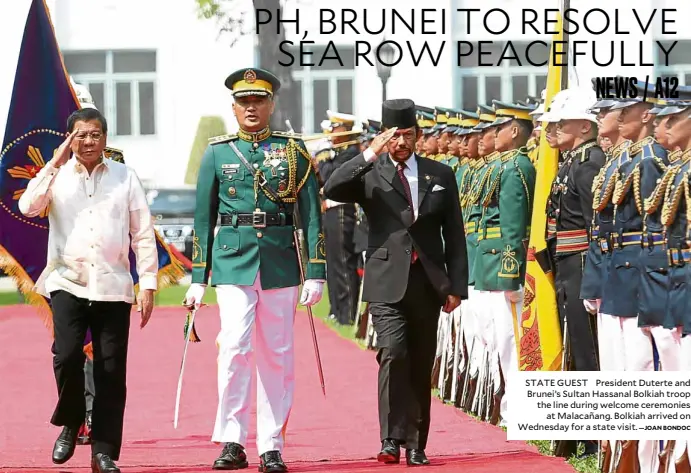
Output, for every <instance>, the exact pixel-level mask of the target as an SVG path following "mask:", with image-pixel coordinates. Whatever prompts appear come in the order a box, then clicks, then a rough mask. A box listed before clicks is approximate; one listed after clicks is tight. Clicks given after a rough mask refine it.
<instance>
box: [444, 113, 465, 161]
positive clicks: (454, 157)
mask: <svg viewBox="0 0 691 473" xmlns="http://www.w3.org/2000/svg"><path fill="white" fill-rule="evenodd" d="M460 124H461V112H460V111H458V110H449V120H448V122H447V125H446V130H444V131H445V132H446V133H447V136H448V141H447V150H446V164H448V165H449V166H451V169H453V171H454V172H456V169H457V168H458V166H459V164H460V159H459V158H460V156H461V154H460V148H459V147H458V145H459V144H460V143H458V142H456V143H455V144H454V143H453V142H454V139H455V138H456V132H457V131H458V127H459V126H460ZM454 146H455V148H453V147H454ZM452 148H453V150H452Z"/></svg>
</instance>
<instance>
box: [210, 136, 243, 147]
mask: <svg viewBox="0 0 691 473" xmlns="http://www.w3.org/2000/svg"><path fill="white" fill-rule="evenodd" d="M237 137H238V135H235V134H232V135H230V134H229V135H220V136H214V137H213V138H209V144H211V145H216V144H219V143H227V142H228V141H232V140H235V139H237Z"/></svg>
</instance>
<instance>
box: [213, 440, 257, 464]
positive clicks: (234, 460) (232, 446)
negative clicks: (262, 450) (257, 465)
mask: <svg viewBox="0 0 691 473" xmlns="http://www.w3.org/2000/svg"><path fill="white" fill-rule="evenodd" d="M248 466H249V463H247V454H246V453H245V447H243V446H242V445H240V444H239V443H235V442H230V443H227V444H225V445H224V446H223V451H222V452H221V455H220V456H219V457H218V458H217V459H216V461H215V462H214V465H213V467H212V468H213V469H214V470H241V469H243V468H247V467H248Z"/></svg>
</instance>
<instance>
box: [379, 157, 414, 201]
mask: <svg viewBox="0 0 691 473" xmlns="http://www.w3.org/2000/svg"><path fill="white" fill-rule="evenodd" d="M379 175H380V176H381V177H383V178H384V180H386V182H388V183H389V184H391V187H393V188H394V189H396V191H397V192H398V193H399V194H400V195H401V197H402V198H403V201H404V202H405V203H406V204H407V203H408V198H407V197H406V195H405V189H403V183H402V182H401V180H400V179H399V178H398V176H397V175H396V168H395V167H394V165H393V163H392V162H391V158H389V155H388V153H387V154H384V155H383V156H382V157H381V159H380V160H379Z"/></svg>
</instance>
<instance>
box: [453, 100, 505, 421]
mask: <svg viewBox="0 0 691 473" xmlns="http://www.w3.org/2000/svg"><path fill="white" fill-rule="evenodd" d="M477 115H478V120H479V123H478V125H477V126H476V127H475V128H474V131H476V132H477V133H478V135H479V138H478V146H477V147H478V155H479V157H480V159H479V160H478V163H477V164H476V169H475V172H474V173H473V175H472V180H471V183H470V185H469V186H468V191H467V192H466V194H465V196H464V198H463V201H462V206H463V209H464V211H463V216H464V220H465V222H464V223H465V230H466V243H467V252H468V285H469V290H468V302H467V303H466V304H464V305H465V306H466V308H465V309H464V314H463V319H464V320H463V323H464V324H465V329H464V339H465V341H466V345H467V348H468V350H469V358H470V372H469V373H468V374H467V375H466V377H467V378H468V380H467V381H466V382H464V386H466V387H465V388H464V390H463V392H464V393H465V394H463V398H462V399H461V403H462V404H463V406H464V408H465V410H466V411H468V412H475V413H478V414H482V413H481V412H479V408H480V402H479V401H480V397H481V393H483V392H484V389H482V388H483V386H484V385H485V384H486V383H487V382H489V380H490V376H489V372H488V371H487V370H486V369H485V368H486V366H487V363H488V359H489V356H490V352H491V345H492V344H491V340H490V332H491V320H492V319H491V317H492V314H491V313H489V312H487V311H486V310H485V307H483V305H482V300H483V298H484V297H485V296H486V295H487V292H486V291H480V290H479V289H478V287H477V284H476V280H477V278H476V274H477V272H476V270H475V266H476V265H478V262H479V260H480V259H481V258H482V257H483V255H482V254H480V253H479V252H478V245H479V235H480V233H481V224H482V216H483V215H484V207H483V205H482V202H483V197H484V195H485V194H487V193H488V192H489V188H488V186H487V183H488V182H489V181H491V179H492V177H496V174H497V173H498V172H499V169H500V167H501V161H500V160H499V157H500V153H499V152H497V151H496V150H495V147H494V135H495V130H494V122H495V121H496V119H497V117H496V115H495V114H494V109H493V108H492V107H490V106H487V105H479V106H478V109H477ZM464 189H465V186H464ZM470 288H472V289H470ZM466 329H468V331H467V332H466Z"/></svg>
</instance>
